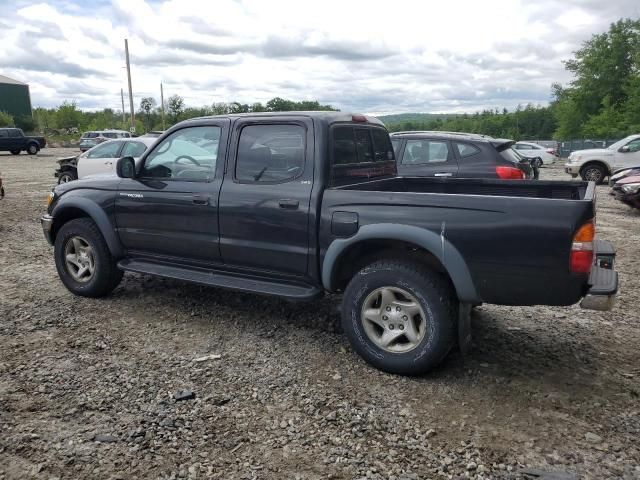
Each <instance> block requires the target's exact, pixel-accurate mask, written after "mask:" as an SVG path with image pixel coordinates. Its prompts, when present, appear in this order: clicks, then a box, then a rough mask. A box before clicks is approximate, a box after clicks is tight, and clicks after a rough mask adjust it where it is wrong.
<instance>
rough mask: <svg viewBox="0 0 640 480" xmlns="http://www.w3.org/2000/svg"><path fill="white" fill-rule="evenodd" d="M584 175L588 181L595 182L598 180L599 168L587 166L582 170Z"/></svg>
mask: <svg viewBox="0 0 640 480" xmlns="http://www.w3.org/2000/svg"><path fill="white" fill-rule="evenodd" d="M584 176H585V178H586V179H587V180H588V181H591V182H597V181H599V180H600V176H601V174H600V170H598V169H597V168H588V169H586V170H585V172H584Z"/></svg>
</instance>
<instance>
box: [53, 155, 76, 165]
mask: <svg viewBox="0 0 640 480" xmlns="http://www.w3.org/2000/svg"><path fill="white" fill-rule="evenodd" d="M79 156H80V155H76V156H74V157H59V158H57V159H56V162H58V164H60V165H62V164H63V163H69V162H70V161H72V160H76V159H77V158H78V157H79Z"/></svg>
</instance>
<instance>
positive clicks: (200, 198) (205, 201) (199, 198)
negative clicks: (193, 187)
mask: <svg viewBox="0 0 640 480" xmlns="http://www.w3.org/2000/svg"><path fill="white" fill-rule="evenodd" d="M192 201H193V203H195V204H196V205H209V195H194V196H193V198H192Z"/></svg>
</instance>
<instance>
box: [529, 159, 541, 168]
mask: <svg viewBox="0 0 640 480" xmlns="http://www.w3.org/2000/svg"><path fill="white" fill-rule="evenodd" d="M531 165H533V166H534V167H535V168H540V167H542V165H543V163H542V159H541V158H539V157H538V158H534V159H533V161H532V162H531Z"/></svg>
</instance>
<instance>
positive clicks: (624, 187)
mask: <svg viewBox="0 0 640 480" xmlns="http://www.w3.org/2000/svg"><path fill="white" fill-rule="evenodd" d="M611 192H612V193H613V195H614V196H615V198H616V200H619V201H621V202H622V203H625V204H627V205H629V206H630V207H633V208H640V173H636V174H635V175H629V176H626V177H623V178H621V179H619V180H618V181H617V182H616V183H615V184H614V185H613V187H612V188H611Z"/></svg>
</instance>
